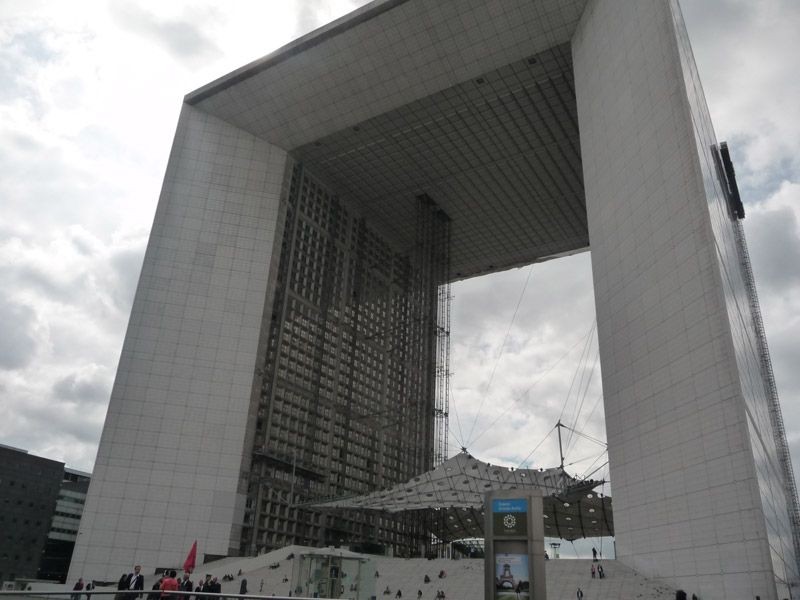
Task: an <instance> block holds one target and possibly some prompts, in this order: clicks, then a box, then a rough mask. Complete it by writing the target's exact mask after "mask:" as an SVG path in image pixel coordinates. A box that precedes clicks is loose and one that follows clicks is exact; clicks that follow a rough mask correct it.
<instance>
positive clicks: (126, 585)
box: [114, 565, 144, 600]
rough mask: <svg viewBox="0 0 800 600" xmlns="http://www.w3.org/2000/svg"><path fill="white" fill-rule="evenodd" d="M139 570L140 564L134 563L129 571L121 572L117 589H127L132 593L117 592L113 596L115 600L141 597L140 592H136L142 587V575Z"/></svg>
mask: <svg viewBox="0 0 800 600" xmlns="http://www.w3.org/2000/svg"><path fill="white" fill-rule="evenodd" d="M141 571H142V566H141V565H136V566H135V567H133V571H132V572H131V573H123V574H122V577H120V578H119V583H118V584H117V589H118V590H129V591H132V592H134V593H132V594H123V593H119V594H117V595H116V596H114V597H115V598H116V599H117V600H125V599H126V598H127V599H129V600H130V599H132V598H137V597H138V598H141V597H142V594H141V593H138V594H137V593H136V592H141V590H143V589H144V575H142V573H141Z"/></svg>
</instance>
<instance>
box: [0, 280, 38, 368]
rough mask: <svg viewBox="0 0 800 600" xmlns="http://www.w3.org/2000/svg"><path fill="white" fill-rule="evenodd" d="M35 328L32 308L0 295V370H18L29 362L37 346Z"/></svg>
mask: <svg viewBox="0 0 800 600" xmlns="http://www.w3.org/2000/svg"><path fill="white" fill-rule="evenodd" d="M35 326H36V313H35V312H34V310H33V309H32V308H30V307H28V306H25V305H23V304H18V303H17V302H14V301H12V300H10V299H8V298H6V297H5V296H3V295H0V330H2V334H0V369H6V370H13V369H19V368H21V367H24V366H26V365H27V364H28V363H30V362H31V360H32V359H33V357H34V356H35V355H36V350H37V346H38V343H37V340H36V336H35V335H34V332H33V330H34V327H35Z"/></svg>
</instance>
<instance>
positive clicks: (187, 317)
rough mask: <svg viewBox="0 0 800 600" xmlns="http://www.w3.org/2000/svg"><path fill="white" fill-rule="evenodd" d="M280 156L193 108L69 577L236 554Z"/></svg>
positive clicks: (157, 225)
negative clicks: (194, 555) (192, 555)
mask: <svg viewBox="0 0 800 600" xmlns="http://www.w3.org/2000/svg"><path fill="white" fill-rule="evenodd" d="M286 160H287V159H286V153H285V152H284V151H282V150H280V149H279V148H276V147H275V146H272V145H270V144H268V143H266V142H264V141H263V140H260V139H258V138H256V137H255V136H253V135H251V134H249V133H246V132H244V131H241V130H240V129H237V128H236V127H233V126H231V125H229V124H227V123H225V122H223V121H221V120H219V119H217V118H216V117H213V116H210V115H208V114H205V113H202V112H200V111H198V110H196V109H194V108H192V107H189V106H185V107H184V109H183V112H182V114H181V117H180V121H179V123H178V129H177V133H176V135H175V143H174V146H173V150H172V153H171V155H170V160H169V165H168V167H167V172H166V176H165V179H164V185H163V190H162V193H161V199H160V202H159V205H158V209H157V212H156V217H155V222H154V224H153V230H152V233H151V235H150V241H149V244H148V247H147V252H146V255H145V260H144V265H143V267H142V274H141V277H140V280H139V286H138V288H137V291H136V297H135V300H134V303H133V311H132V314H131V318H130V323H129V325H128V332H127V335H126V337H125V343H124V346H123V349H122V355H121V357H120V364H119V369H118V371H117V378H116V381H115V383H114V387H113V391H112V396H111V403H110V405H109V409H108V416H107V417H106V424H105V427H104V429H103V435H102V438H101V441H100V448H99V451H98V457H97V463H96V465H95V470H94V473H93V477H92V484H91V489H90V492H89V495H88V498H87V502H86V509H85V512H84V517H83V520H82V522H81V526H80V533H79V540H78V543H77V545H76V548H75V553H74V555H73V559H72V564H71V572H70V576H69V580H72V579H77V577H81V576H82V577H84V579H86V578H97V579H109V578H114V576H118V575H119V574H121V573H123V572H125V571H126V570H128V571H129V570H130V569H131V568H132V565H134V564H142V565H143V566H144V568H145V572H149V573H152V570H153V569H154V568H156V567H160V566H175V565H176V564H180V563H181V562H182V560H183V558H184V557H185V556H186V554H187V553H188V551H189V548H190V546H191V544H192V541H194V540H195V539H197V540H201V541H202V546H201V552H202V553H204V554H218V555H227V554H228V553H229V552H230V551H231V548H234V549H237V550H238V532H237V531H236V525H237V524H240V523H241V521H242V517H243V513H244V506H243V503H244V497H243V495H242V494H240V493H239V491H240V490H239V477H240V471H241V469H242V461H243V460H244V459H243V457H244V456H246V455H247V452H245V449H244V445H245V434H246V424H247V416H248V411H249V407H250V397H251V389H252V387H253V377H254V370H255V363H256V353H257V352H256V350H257V344H258V341H259V340H258V336H259V330H260V326H261V319H262V313H263V310H264V303H265V299H266V297H267V279H268V274H269V267H270V261H271V258H272V251H273V237H274V235H275V229H276V226H277V224H278V206H279V200H280V194H281V191H282V186H283V177H284V168H285V164H286Z"/></svg>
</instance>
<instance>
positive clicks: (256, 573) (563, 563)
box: [197, 546, 675, 600]
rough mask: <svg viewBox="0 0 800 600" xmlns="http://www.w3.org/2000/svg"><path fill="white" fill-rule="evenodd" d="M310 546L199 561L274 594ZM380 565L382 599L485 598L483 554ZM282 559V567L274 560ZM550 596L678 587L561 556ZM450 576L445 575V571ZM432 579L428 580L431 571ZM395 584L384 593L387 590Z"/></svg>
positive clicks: (620, 596) (661, 596)
mask: <svg viewBox="0 0 800 600" xmlns="http://www.w3.org/2000/svg"><path fill="white" fill-rule="evenodd" d="M303 550H304V548H303V547H301V546H290V547H287V548H283V549H281V550H275V551H273V552H270V553H268V554H264V555H262V556H258V557H255V558H247V559H244V558H243V559H238V560H236V561H234V560H231V559H227V560H225V562H224V563H220V564H219V567H221V568H219V569H217V568H216V565H217V563H209V564H208V565H205V566H202V567H199V568H198V569H197V573H198V574H199V575H200V574H202V573H206V572H207V573H213V574H215V575H217V576H221V575H223V574H224V573H233V574H236V573H238V570H239V569H240V568H241V569H242V577H246V578H247V582H248V590H249V592H250V593H251V594H259V587H260V582H261V580H262V579H263V580H264V588H263V591H261V594H263V595H265V596H270V595H272V594H275V595H276V596H287V595H288V594H289V588H290V583H288V582H283V578H284V577H285V578H287V579H289V580H291V577H292V561H291V560H286V557H287V556H288V555H289V554H291V553H294V554H295V555H297V554H299V553H300V552H302V551H303ZM369 558H370V559H371V560H372V561H373V563H374V565H375V569H376V570H377V571H378V574H379V577H378V578H377V579H376V581H375V593H376V594H377V598H378V600H394V598H395V594H396V593H397V590H398V589H400V590H401V591H402V593H403V600H416V598H417V591H418V590H421V591H422V598H423V600H435V596H436V592H437V591H438V590H443V591H444V592H445V596H446V598H447V600H483V597H484V594H483V585H484V581H483V559H462V560H447V559H435V560H425V559H421V558H412V559H403V558H388V557H383V556H369ZM274 563H278V564H279V565H280V566H279V567H278V568H277V569H270V568H269V567H268V565H270V564H274ZM545 564H546V573H547V599H548V600H574V599H575V593H576V591H577V589H578V587H580V588H581V589H582V590H583V593H584V600H671V599H673V598H675V590H674V589H672V588H670V587H668V586H666V585H665V584H663V583H661V582H657V581H652V580H648V579H646V578H645V577H643V576H641V575H639V574H638V573H636V572H635V571H633V570H632V569H630V568H628V567H626V566H625V565H623V564H622V563H619V562H617V561H615V560H604V561H603V562H602V563H601V564H602V565H603V569H604V570H605V573H606V577H605V578H604V579H592V578H591V564H592V561H591V560H590V559H558V560H549V561H547V562H546V563H545ZM442 570H443V571H445V573H446V574H447V576H446V577H445V578H443V579H439V577H438V574H439V571H442ZM426 574H427V575H428V577H430V580H431V581H430V583H427V584H426V583H424V579H425V575H426ZM239 585H240V578H238V577H237V578H236V580H235V581H231V582H225V583H223V592H228V593H238V591H239ZM387 587H388V588H389V590H391V594H389V595H384V594H383V590H385V589H386V588H387Z"/></svg>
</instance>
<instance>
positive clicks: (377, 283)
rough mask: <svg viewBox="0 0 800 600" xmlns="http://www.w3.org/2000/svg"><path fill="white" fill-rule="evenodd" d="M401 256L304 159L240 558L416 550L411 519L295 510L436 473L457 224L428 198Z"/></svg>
mask: <svg viewBox="0 0 800 600" xmlns="http://www.w3.org/2000/svg"><path fill="white" fill-rule="evenodd" d="M418 202H419V208H418V222H419V235H420V239H419V240H418V243H417V244H415V245H414V247H413V248H412V249H410V250H407V251H406V252H404V253H402V252H397V251H396V250H395V249H394V248H393V247H391V246H390V245H388V244H387V243H386V242H385V241H384V240H383V239H382V237H381V236H380V235H379V234H378V233H377V232H376V231H375V230H374V229H373V228H371V227H370V226H369V224H368V223H367V222H366V221H365V219H364V218H362V217H360V216H359V215H358V214H357V213H355V212H354V211H353V210H352V209H351V208H350V207H348V205H347V204H346V203H345V202H344V201H343V200H342V199H340V198H338V197H337V196H336V195H334V194H333V193H332V192H331V191H330V190H329V189H327V188H326V187H325V186H324V185H323V184H322V183H320V182H319V181H318V180H316V179H315V178H314V177H312V176H310V175H309V173H308V172H307V171H306V170H305V169H304V168H303V166H302V165H301V164H299V163H298V164H297V165H296V166H295V168H294V172H293V175H292V179H291V184H290V191H289V201H288V204H287V208H286V222H285V226H284V235H283V241H282V246H281V259H280V265H279V269H278V275H277V284H276V293H275V300H274V304H273V309H272V312H271V313H269V312H268V313H267V318H268V319H269V320H270V327H269V333H268V336H269V341H268V344H267V349H266V355H265V364H264V367H263V371H264V378H263V381H264V383H263V387H262V392H261V399H260V403H259V409H258V416H257V422H256V428H255V429H256V431H255V438H254V450H253V461H252V468H251V473H250V486H249V493H248V500H247V505H246V508H247V513H246V517H245V527H244V530H243V536H242V548H241V549H242V552H244V553H253V552H257V551H261V550H263V549H272V548H275V547H280V546H283V545H286V544H291V543H298V544H309V545H338V544H341V543H343V542H344V543H347V544H350V545H358V544H377V545H382V546H392V547H393V548H394V550H395V551H396V552H399V553H404V554H408V553H412V552H417V551H418V548H419V545H420V543H422V542H424V536H423V535H422V534H423V531H424V530H423V528H422V523H421V522H420V521H419V520H417V519H414V518H409V517H393V518H384V517H380V516H373V515H370V516H366V515H359V514H356V513H350V514H342V515H332V514H322V513H319V512H315V511H312V510H310V509H303V508H299V507H297V506H295V505H297V504H303V503H306V502H311V501H314V500H319V499H320V498H324V497H329V496H341V495H348V494H361V493H365V492H367V491H371V490H373V489H376V488H381V487H386V486H388V485H390V484H393V483H396V482H399V481H403V480H406V479H409V478H410V477H412V476H414V475H415V474H417V473H421V472H423V471H425V470H427V469H428V468H430V467H431V466H432V465H433V461H434V453H435V446H436V443H435V432H434V430H435V426H436V419H435V416H436V414H435V413H436V402H435V394H436V385H435V383H436V369H435V364H436V361H435V352H436V341H437V307H438V299H439V296H438V287H439V285H440V284H442V283H445V282H446V280H447V274H446V262H445V259H446V251H443V250H444V249H446V247H447V236H446V232H447V219H446V217H445V216H444V215H443V213H442V212H441V211H440V210H438V209H437V208H436V207H435V204H433V203H432V202H431V201H430V200H429V199H427V198H420V199H419V200H418Z"/></svg>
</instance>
